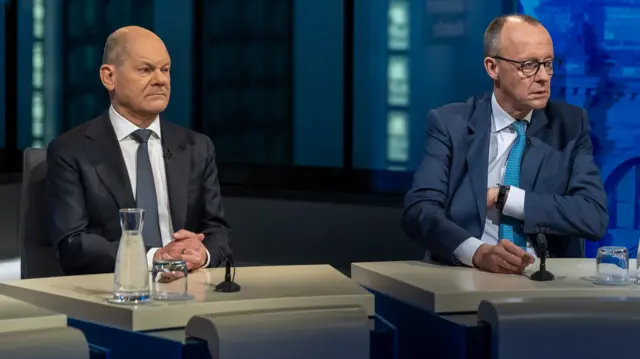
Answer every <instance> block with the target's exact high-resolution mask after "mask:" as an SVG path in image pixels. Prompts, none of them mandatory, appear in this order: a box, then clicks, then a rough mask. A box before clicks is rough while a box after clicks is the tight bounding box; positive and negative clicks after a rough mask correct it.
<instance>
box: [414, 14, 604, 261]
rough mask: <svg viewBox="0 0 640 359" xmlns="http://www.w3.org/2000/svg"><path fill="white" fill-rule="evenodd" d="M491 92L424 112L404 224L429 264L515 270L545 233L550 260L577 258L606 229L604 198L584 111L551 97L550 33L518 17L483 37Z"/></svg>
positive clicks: (531, 255)
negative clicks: (422, 144) (422, 142)
mask: <svg viewBox="0 0 640 359" xmlns="http://www.w3.org/2000/svg"><path fill="white" fill-rule="evenodd" d="M484 43H485V45H484V47H485V59H484V65H485V69H486V71H487V73H488V75H489V76H490V77H491V79H492V80H493V83H494V89H493V94H487V95H482V96H477V97H473V98H471V99H469V100H468V101H467V102H465V103H454V104H450V105H446V106H443V107H440V108H437V109H435V110H432V111H430V113H429V115H428V119H427V130H426V133H427V139H426V149H425V152H424V157H423V159H422V162H421V164H420V166H419V168H418V170H417V172H416V173H415V177H414V182H413V185H412V188H411V190H410V191H409V192H408V193H407V195H406V197H405V211H404V214H403V228H404V230H405V232H406V233H407V234H408V235H409V236H410V237H411V238H412V239H413V240H415V241H417V242H418V243H421V244H422V245H423V246H424V247H425V248H426V250H427V255H428V257H430V258H431V259H432V260H435V261H441V262H447V263H449V264H463V265H468V266H472V267H477V268H480V269H483V270H487V271H491V272H499V273H521V272H522V271H523V270H524V268H525V267H526V266H528V265H529V264H531V263H533V261H534V256H535V252H534V251H533V250H532V246H531V245H530V244H529V243H528V242H527V241H526V238H527V237H528V236H531V235H535V234H537V233H543V234H545V235H546V237H547V239H548V245H549V252H550V255H551V256H557V257H581V256H584V242H583V240H582V239H581V238H587V239H591V240H597V239H599V238H600V237H602V236H603V235H604V233H605V231H606V229H607V225H608V221H609V219H608V214H607V207H606V205H607V201H606V195H605V192H604V190H603V186H602V181H601V179H600V173H599V170H598V168H597V166H596V164H595V163H594V160H593V154H592V152H593V148H592V145H591V141H590V139H589V120H588V118H587V112H586V111H585V110H584V109H581V108H578V107H575V106H571V105H568V104H565V103H561V102H557V101H550V100H549V92H550V81H551V76H552V75H553V72H554V62H555V61H554V54H553V43H552V41H551V36H550V35H549V33H548V32H547V30H546V29H545V28H544V27H543V26H542V25H541V24H540V23H539V22H538V21H536V20H535V19H533V18H531V17H529V16H525V15H511V16H503V17H500V18H498V19H496V20H494V21H493V22H492V23H491V24H490V25H489V27H488V28H487V31H486V32H485V37H484Z"/></svg>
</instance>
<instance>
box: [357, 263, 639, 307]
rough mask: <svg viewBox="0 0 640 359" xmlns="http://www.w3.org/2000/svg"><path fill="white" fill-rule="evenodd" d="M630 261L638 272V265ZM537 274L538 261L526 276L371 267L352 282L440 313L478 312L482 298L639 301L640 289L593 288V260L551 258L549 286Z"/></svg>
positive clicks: (361, 266) (362, 266)
mask: <svg viewBox="0 0 640 359" xmlns="http://www.w3.org/2000/svg"><path fill="white" fill-rule="evenodd" d="M630 262H631V263H630V267H631V268H635V266H636V261H635V260H631V261H630ZM537 269H538V262H536V263H534V264H533V265H531V266H529V267H528V268H527V270H526V271H525V275H511V274H493V273H487V272H483V271H480V270H478V269H475V268H468V267H451V266H441V265H435V264H428V263H424V262H414V261H407V262H372V263H354V264H352V266H351V278H352V279H353V280H355V281H356V282H358V283H359V284H361V285H362V286H364V287H367V288H370V289H373V290H375V291H378V292H380V293H382V294H385V295H388V296H390V297H392V298H395V299H397V300H399V301H402V302H405V303H407V304H410V305H412V306H414V307H417V308H420V309H422V310H426V311H429V312H435V313H438V314H445V313H464V312H475V311H477V309H478V305H479V304H480V302H481V301H482V300H483V299H509V298H514V300H517V298H534V297H640V285H636V284H632V285H630V286H624V287H613V286H600V285H595V284H593V283H592V282H591V281H590V278H589V277H593V276H595V274H596V262H595V259H593V258H591V259H556V258H550V259H548V260H547V269H548V270H549V271H551V272H552V273H553V274H555V276H556V279H555V280H554V281H550V282H535V281H532V280H530V279H529V278H528V275H531V273H533V272H535V271H536V270H537ZM631 272H635V270H634V269H632V270H631Z"/></svg>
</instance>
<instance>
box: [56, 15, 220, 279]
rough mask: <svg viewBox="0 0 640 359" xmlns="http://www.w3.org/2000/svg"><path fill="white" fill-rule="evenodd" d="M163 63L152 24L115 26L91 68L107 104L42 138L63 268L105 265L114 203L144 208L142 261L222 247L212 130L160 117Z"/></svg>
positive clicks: (212, 254)
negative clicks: (99, 111) (96, 66)
mask: <svg viewBox="0 0 640 359" xmlns="http://www.w3.org/2000/svg"><path fill="white" fill-rule="evenodd" d="M170 67H171V60H170V57H169V54H168V52H167V50H166V48H165V46H164V43H163V42H162V40H160V38H158V37H157V36H156V35H155V34H153V33H152V32H150V31H148V30H146V29H143V28H139V27H125V28H121V29H119V30H117V31H115V32H114V33H113V34H111V35H110V36H109V38H108V39H107V42H106V45H105V50H104V55H103V65H102V67H101V68H100V79H101V80H102V83H103V85H104V87H105V88H106V89H107V91H108V92H109V96H110V99H111V107H110V108H109V109H108V111H106V112H105V113H103V114H102V115H100V116H99V117H98V118H96V119H93V120H91V121H89V122H87V123H85V124H83V125H81V126H79V127H77V128H75V129H73V130H71V131H69V132H67V133H65V134H63V135H61V136H60V137H58V138H57V139H55V140H54V141H52V142H51V144H50V145H49V147H48V152H47V166H48V173H47V184H48V188H47V195H48V197H49V198H48V199H49V203H50V213H51V216H50V217H49V220H50V222H49V228H50V234H51V240H52V241H53V245H54V247H55V248H57V249H58V257H59V259H60V263H61V265H62V267H63V270H64V272H65V274H88V273H105V272H113V271H114V267H115V261H116V255H117V251H118V244H119V240H120V236H121V227H120V222H119V209H122V208H143V209H144V210H145V222H144V226H143V238H144V241H145V246H146V248H147V261H148V263H149V267H151V263H152V262H153V260H154V259H184V260H185V261H186V262H187V267H188V268H189V269H190V270H194V269H198V268H202V267H212V266H218V265H219V264H220V262H221V257H222V256H221V253H225V254H229V253H230V252H229V251H230V250H229V248H228V242H229V238H228V233H229V226H228V224H227V222H226V221H225V219H224V216H223V209H222V201H221V198H220V188H219V185H218V174H217V168H216V163H215V153H214V147H213V144H212V142H211V140H210V139H209V138H208V137H207V136H204V135H202V134H198V133H196V132H194V131H191V130H188V129H186V128H182V127H180V126H177V125H175V124H172V123H171V122H167V121H165V120H164V119H162V120H161V119H160V117H159V114H160V113H161V112H162V111H164V109H165V108H166V106H167V104H168V102H169V95H170V75H169V74H170Z"/></svg>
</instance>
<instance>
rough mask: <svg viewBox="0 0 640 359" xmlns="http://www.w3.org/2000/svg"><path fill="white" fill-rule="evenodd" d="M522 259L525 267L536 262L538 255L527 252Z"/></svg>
mask: <svg viewBox="0 0 640 359" xmlns="http://www.w3.org/2000/svg"><path fill="white" fill-rule="evenodd" d="M522 261H523V262H524V263H525V267H526V266H528V265H530V264H533V263H535V262H536V257H534V256H532V255H531V254H529V253H525V254H524V256H522Z"/></svg>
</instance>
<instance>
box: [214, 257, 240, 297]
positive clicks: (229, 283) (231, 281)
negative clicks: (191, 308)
mask: <svg viewBox="0 0 640 359" xmlns="http://www.w3.org/2000/svg"><path fill="white" fill-rule="evenodd" d="M218 249H219V250H220V258H221V259H222V260H223V261H224V281H222V282H220V283H218V284H217V285H216V288H215V291H216V292H223V293H235V292H239V291H240V284H238V283H236V282H235V277H236V264H235V263H234V261H233V255H232V254H231V251H230V250H225V249H226V248H225V247H224V246H220V247H218ZM232 266H233V276H232V275H231V267H232Z"/></svg>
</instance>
